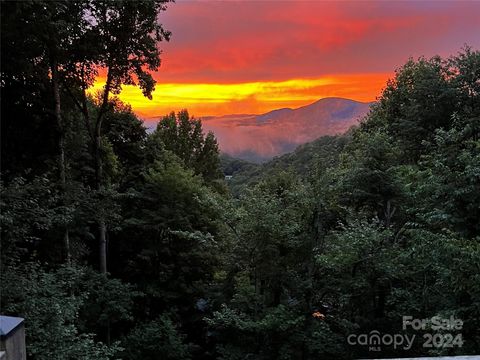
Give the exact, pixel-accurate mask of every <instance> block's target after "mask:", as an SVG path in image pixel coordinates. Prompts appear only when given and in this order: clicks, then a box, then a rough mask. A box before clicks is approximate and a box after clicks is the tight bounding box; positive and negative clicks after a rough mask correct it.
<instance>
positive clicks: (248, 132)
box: [201, 98, 371, 162]
mask: <svg viewBox="0 0 480 360" xmlns="http://www.w3.org/2000/svg"><path fill="white" fill-rule="evenodd" d="M370 105H371V103H363V102H358V101H354V100H350V99H343V98H324V99H321V100H318V101H316V102H314V103H312V104H309V105H306V106H302V107H300V108H297V109H290V108H283V109H278V110H273V111H270V112H268V113H265V114H260V115H252V114H235V115H224V116H208V117H202V118H201V119H202V124H203V128H204V130H205V131H213V132H214V133H215V136H216V137H217V139H218V142H219V145H220V150H221V151H222V152H223V153H226V154H229V155H231V156H233V157H235V158H239V159H244V160H248V161H253V162H264V161H266V160H269V159H271V158H273V157H274V156H278V155H282V154H285V153H288V152H291V151H293V150H294V149H295V148H296V147H297V146H299V145H301V144H304V143H307V142H310V141H312V140H315V139H317V138H319V137H321V136H324V135H335V134H340V133H344V132H345V131H346V130H348V128H350V127H351V126H352V125H355V124H357V123H358V121H359V120H360V119H361V118H362V117H364V116H365V115H366V114H367V113H368V111H369V108H370Z"/></svg>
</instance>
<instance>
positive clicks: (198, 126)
mask: <svg viewBox="0 0 480 360" xmlns="http://www.w3.org/2000/svg"><path fill="white" fill-rule="evenodd" d="M153 137H154V138H158V140H159V141H161V142H162V144H163V145H164V146H165V149H167V150H170V151H171V152H173V153H174V154H175V155H177V156H178V157H179V158H180V159H181V160H182V161H183V162H184V164H185V166H186V167H188V168H190V169H193V170H194V171H195V173H196V174H198V175H202V177H203V178H204V179H205V180H206V181H207V182H211V181H213V180H218V179H219V178H222V175H221V172H220V160H219V157H218V144H217V140H216V139H215V136H214V135H213V133H211V132H210V133H208V134H207V135H206V136H204V134H203V130H202V122H201V121H200V120H196V119H193V118H190V116H189V115H188V111H187V110H182V111H180V112H179V113H178V114H177V115H175V113H173V112H172V113H171V114H169V115H167V116H165V117H163V119H162V120H160V122H159V123H158V125H157V129H156V130H155V132H154V134H153Z"/></svg>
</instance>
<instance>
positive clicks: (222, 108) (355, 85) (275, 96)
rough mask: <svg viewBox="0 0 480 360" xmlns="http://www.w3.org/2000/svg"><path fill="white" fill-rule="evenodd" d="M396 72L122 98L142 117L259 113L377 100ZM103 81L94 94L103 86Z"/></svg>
mask: <svg viewBox="0 0 480 360" xmlns="http://www.w3.org/2000/svg"><path fill="white" fill-rule="evenodd" d="M389 76H391V74H388V73H387V74H355V75H331V76H322V77H318V78H310V79H290V80H281V81H257V82H243V83H168V84H162V83H159V84H157V86H156V90H155V92H154V93H153V100H148V99H146V98H145V97H144V96H143V95H142V93H141V91H140V89H139V88H137V87H134V86H125V87H124V89H123V91H122V93H121V94H120V95H119V97H120V99H121V100H122V101H124V102H126V103H129V104H130V105H132V107H133V109H134V111H135V112H137V114H139V115H140V116H141V117H143V118H150V117H156V116H161V115H164V114H167V113H169V112H171V111H178V110H181V109H184V108H187V109H188V110H189V112H190V113H191V114H193V115H195V116H197V117H199V116H206V115H224V114H232V113H241V114H259V113H264V112H267V111H270V110H274V109H278V108H284V107H299V106H303V105H307V104H309V103H312V102H314V101H316V100H319V99H322V98H325V97H345V98H350V99H353V100H357V101H362V102H369V101H373V100H375V97H376V96H377V95H378V94H379V93H380V91H381V89H382V87H383V86H384V84H385V82H386V80H387V79H388V77H389ZM102 80H103V79H101V78H100V79H99V81H97V83H96V84H95V86H94V87H93V89H92V90H93V91H95V90H96V89H99V88H101V87H102V86H103V84H104V83H103V81H102Z"/></svg>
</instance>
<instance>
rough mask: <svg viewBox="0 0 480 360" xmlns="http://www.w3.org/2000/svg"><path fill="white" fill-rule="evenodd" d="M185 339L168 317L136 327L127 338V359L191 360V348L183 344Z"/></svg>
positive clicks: (164, 316)
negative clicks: (160, 359)
mask: <svg viewBox="0 0 480 360" xmlns="http://www.w3.org/2000/svg"><path fill="white" fill-rule="evenodd" d="M183 338H184V337H183V336H182V335H181V334H179V333H178V331H177V329H176V328H175V326H174V324H173V323H172V321H171V320H170V319H169V318H168V316H166V315H162V316H160V317H158V318H157V319H155V320H152V321H149V322H147V323H145V324H141V325H138V326H137V327H135V328H134V329H133V330H132V331H131V332H130V333H129V334H128V335H127V337H126V338H125V340H124V343H125V347H126V349H125V351H124V352H123V356H125V358H126V359H145V360H155V359H158V358H159V356H161V358H162V359H165V360H186V359H190V354H189V347H188V346H187V345H186V344H184V343H183V340H184V339H183Z"/></svg>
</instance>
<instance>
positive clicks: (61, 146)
mask: <svg viewBox="0 0 480 360" xmlns="http://www.w3.org/2000/svg"><path fill="white" fill-rule="evenodd" d="M51 70H52V85H53V98H54V102H55V120H56V125H57V131H58V151H59V156H58V168H59V171H60V184H61V187H62V192H63V195H65V194H66V190H67V189H66V188H67V176H66V166H65V133H64V128H63V122H62V107H61V100H60V86H59V83H60V81H59V78H58V65H57V63H56V61H55V60H53V61H52V64H51ZM63 245H64V251H65V260H66V262H67V264H69V265H70V261H71V254H70V234H69V230H68V225H65V228H64V231H63Z"/></svg>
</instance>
